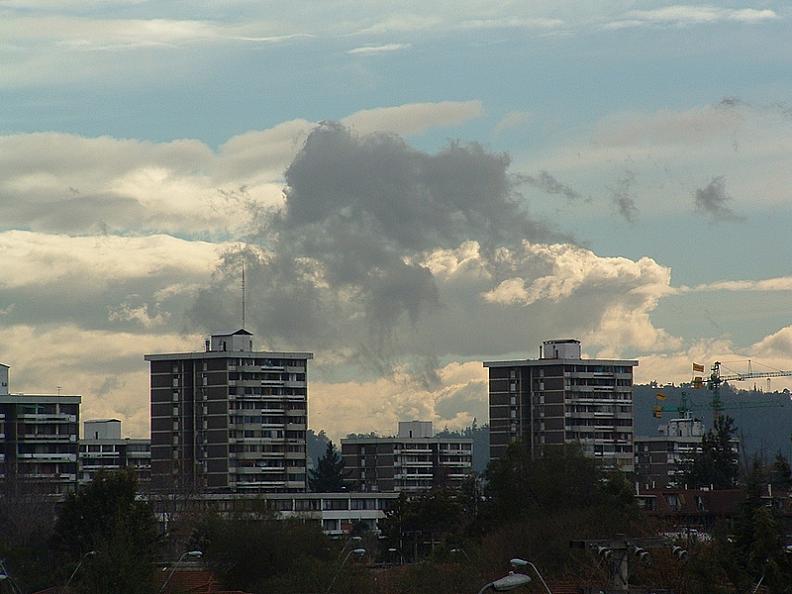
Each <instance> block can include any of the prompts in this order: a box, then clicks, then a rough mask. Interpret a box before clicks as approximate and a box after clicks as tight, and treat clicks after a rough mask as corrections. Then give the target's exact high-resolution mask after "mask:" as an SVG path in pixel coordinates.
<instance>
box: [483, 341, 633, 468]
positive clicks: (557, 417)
mask: <svg viewBox="0 0 792 594" xmlns="http://www.w3.org/2000/svg"><path fill="white" fill-rule="evenodd" d="M637 365H638V361H633V360H621V359H618V360H617V359H583V358H581V347H580V341H578V340H571V339H567V340H547V341H545V342H544V343H543V344H542V346H541V347H540V350H539V358H538V359H522V360H514V361H486V362H485V363H484V367H486V368H488V369H489V410H490V458H491V460H497V459H499V458H500V457H502V456H503V455H504V453H505V452H506V449H507V448H508V447H509V444H510V443H512V442H514V441H517V440H520V441H522V442H523V443H524V444H525V445H526V446H527V447H528V448H529V450H530V452H531V454H532V455H533V456H537V457H538V456H541V455H542V454H543V452H544V451H545V450H546V448H547V447H552V446H558V445H563V444H566V443H579V444H580V446H581V447H582V449H583V451H584V452H585V454H586V455H588V456H591V457H593V458H595V459H597V460H600V461H602V464H603V466H605V467H606V468H620V469H622V470H624V471H627V472H629V471H632V470H633V467H634V460H633V425H634V423H633V402H632V384H633V367H635V366H637Z"/></svg>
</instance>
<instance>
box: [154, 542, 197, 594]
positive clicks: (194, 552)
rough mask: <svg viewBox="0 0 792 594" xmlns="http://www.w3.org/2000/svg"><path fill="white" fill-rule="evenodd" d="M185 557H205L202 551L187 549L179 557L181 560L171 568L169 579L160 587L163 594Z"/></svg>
mask: <svg viewBox="0 0 792 594" xmlns="http://www.w3.org/2000/svg"><path fill="white" fill-rule="evenodd" d="M185 557H192V558H193V559H200V558H201V557H203V553H202V552H201V551H187V552H185V553H182V556H181V557H179V560H178V561H176V563H174V564H173V569H171V571H170V573H169V574H168V579H166V580H165V582H164V583H163V584H162V587H161V588H160V589H159V591H160V594H162V592H164V591H165V588H166V587H167V586H168V583H169V582H170V581H171V578H172V577H173V574H174V573H176V568H177V567H178V566H179V563H181V562H182V561H184V558H185Z"/></svg>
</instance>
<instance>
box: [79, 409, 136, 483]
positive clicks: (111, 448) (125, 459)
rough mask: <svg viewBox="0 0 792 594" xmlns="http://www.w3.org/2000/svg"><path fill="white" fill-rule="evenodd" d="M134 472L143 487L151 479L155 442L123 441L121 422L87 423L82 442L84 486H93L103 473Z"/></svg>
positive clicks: (81, 456) (81, 476) (91, 421)
mask: <svg viewBox="0 0 792 594" xmlns="http://www.w3.org/2000/svg"><path fill="white" fill-rule="evenodd" d="M121 468H131V469H134V471H135V473H136V475H137V478H138V482H139V486H140V487H141V488H143V489H145V487H146V485H147V484H148V482H149V480H150V479H151V441H150V440H148V439H132V438H129V437H127V438H122V437H121V421H119V420H118V419H92V420H90V421H85V423H83V438H82V440H81V441H80V482H83V483H85V482H90V481H92V480H93V479H94V477H95V476H96V473H97V472H99V471H100V470H119V469H121Z"/></svg>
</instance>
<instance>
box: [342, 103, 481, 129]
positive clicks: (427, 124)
mask: <svg viewBox="0 0 792 594" xmlns="http://www.w3.org/2000/svg"><path fill="white" fill-rule="evenodd" d="M483 115H484V107H483V106H482V104H481V101H440V102H437V103H409V104H407V105H398V106H395V107H378V108H375V109H366V110H363V111H358V112H357V113H354V114H352V115H351V116H347V117H346V118H344V119H343V120H341V122H342V123H343V124H344V125H345V126H347V127H349V128H352V129H354V130H355V131H356V132H358V133H359V134H371V133H373V132H394V133H397V134H402V135H409V134H418V133H421V132H424V131H425V130H427V129H429V128H434V127H443V126H457V125H459V124H463V123H465V122H467V121H469V120H472V119H475V118H480V117H481V116H483Z"/></svg>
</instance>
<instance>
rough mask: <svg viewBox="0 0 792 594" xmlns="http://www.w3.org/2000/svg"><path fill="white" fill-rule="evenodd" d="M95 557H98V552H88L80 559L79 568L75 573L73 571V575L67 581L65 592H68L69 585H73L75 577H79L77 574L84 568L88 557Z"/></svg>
mask: <svg viewBox="0 0 792 594" xmlns="http://www.w3.org/2000/svg"><path fill="white" fill-rule="evenodd" d="M94 555H96V551H88V552H87V553H85V554H84V555H83V556H82V557H80V561H79V562H78V563H77V567H75V568H74V571H72V573H71V575H70V576H69V579H68V580H66V585H65V586H63V589H64V590H66V589H67V588H68V587H69V584H71V583H72V580H73V579H74V576H75V575H77V572H78V571H79V570H80V567H82V564H83V562H84V561H85V560H86V559H87V558H88V557H93V556H94Z"/></svg>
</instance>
